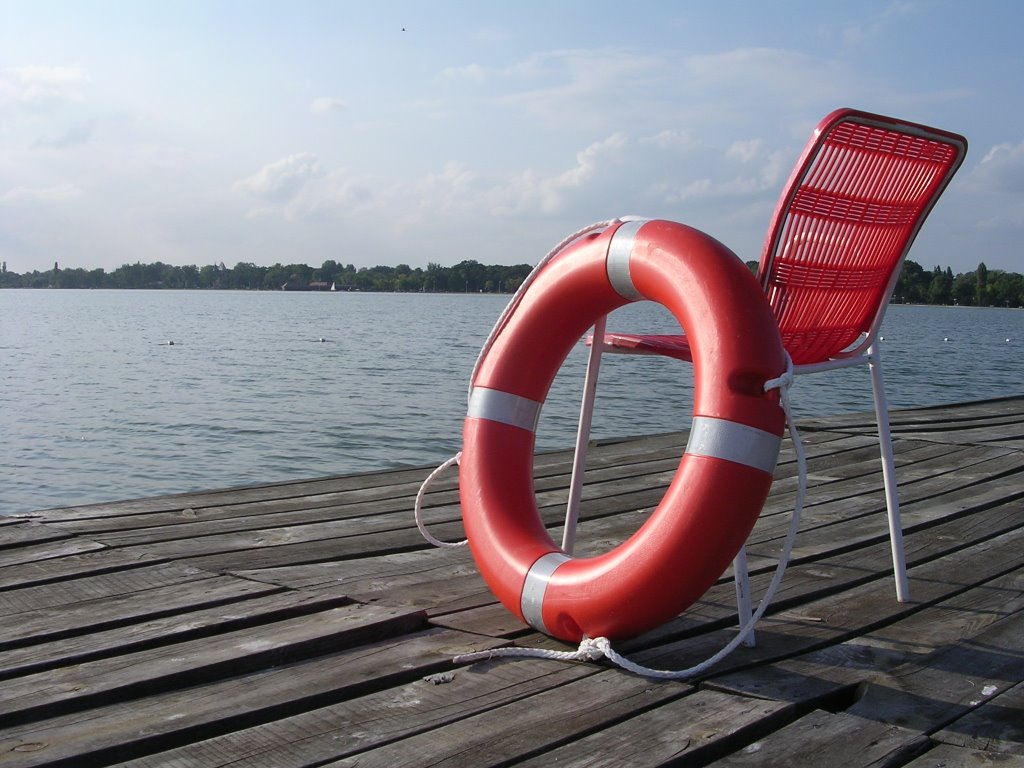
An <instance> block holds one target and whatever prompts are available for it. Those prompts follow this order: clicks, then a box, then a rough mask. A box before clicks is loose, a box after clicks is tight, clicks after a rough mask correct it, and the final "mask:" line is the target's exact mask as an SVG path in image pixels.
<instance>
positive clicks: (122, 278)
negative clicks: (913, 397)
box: [0, 259, 1024, 307]
mask: <svg viewBox="0 0 1024 768" xmlns="http://www.w3.org/2000/svg"><path fill="white" fill-rule="evenodd" d="M748 264H749V265H750V266H751V268H752V269H756V267H757V265H756V263H755V262H748ZM530 269H531V267H530V265H528V264H517V265H515V266H502V265H491V266H487V265H485V264H480V263H479V262H477V261H472V260H470V261H462V262H459V263H458V264H456V265H454V266H451V267H442V266H441V265H440V264H434V263H430V264H428V265H427V267H426V269H423V268H422V267H415V268H413V267H410V266H409V265H408V264H399V265H398V266H395V267H384V266H377V267H359V268H358V269H357V268H356V267H355V266H353V265H352V264H339V263H337V262H336V261H334V260H328V261H325V262H324V263H323V264H322V265H320V266H319V267H310V266H308V265H306V264H288V265H281V264H274V265H273V266H271V267H261V266H257V265H256V264H250V263H245V262H239V263H238V264H235V266H234V267H230V268H229V267H226V266H224V263H223V262H221V263H220V264H211V265H208V266H205V267H196V266H194V265H187V266H183V267H175V266H172V265H170V264H163V263H161V262H159V261H158V262H156V263H155V264H141V263H138V262H137V263H135V264H124V265H122V266H120V267H118V268H117V269H115V270H114V271H113V272H106V271H104V270H103V269H91V270H86V269H61V268H60V266H59V265H58V264H54V266H53V269H52V270H47V271H45V272H39V271H33V272H26V273H24V274H20V275H19V274H17V273H15V272H8V271H7V265H6V263H4V264H3V267H2V269H0V288H172V289H173V288H177V289H182V288H191V289H197V288H198V289H204V288H205V289H220V290H244V291H255V290H264V291H275V290H281V289H282V288H283V287H285V286H288V287H290V288H292V289H300V290H301V289H304V288H309V287H310V286H315V287H318V288H321V289H323V288H328V287H330V286H331V285H333V286H334V287H335V289H336V290H339V291H385V292H393V291H407V292H426V293H512V292H513V291H515V290H516V289H517V288H518V287H519V285H520V284H521V283H522V281H523V280H524V279H525V278H526V276H527V275H528V274H529V273H530ZM893 301H895V302H898V303H901V304H959V305H963V306H982V307H988V306H995V307H1021V306H1024V275H1020V274H1018V273H1016V272H1005V271H1003V270H999V269H992V270H989V269H988V268H987V267H986V266H985V264H984V263H982V264H979V265H978V268H977V269H975V270H973V271H971V272H963V273H961V274H958V275H954V274H953V270H952V269H950V268H949V267H946V268H945V269H942V268H941V267H935V268H934V269H932V270H931V271H930V272H929V271H927V270H925V269H924V268H923V267H922V266H921V265H920V264H918V263H917V262H915V261H911V260H909V259H908V260H906V261H905V262H904V264H903V270H902V272H901V273H900V277H899V280H898V282H897V283H896V290H895V291H893Z"/></svg>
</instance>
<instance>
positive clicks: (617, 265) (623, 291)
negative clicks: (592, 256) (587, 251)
mask: <svg viewBox="0 0 1024 768" xmlns="http://www.w3.org/2000/svg"><path fill="white" fill-rule="evenodd" d="M647 222H648V219H637V220H636V221H627V222H626V223H625V224H623V225H622V226H621V227H619V228H618V229H617V230H615V234H613V235H612V241H611V242H610V243H609V244H608V256H607V258H606V259H605V269H606V270H607V272H608V282H610V283H611V284H612V288H614V289H615V292H616V293H617V294H619V295H620V296H621V297H622V298H624V299H629V300H630V301H639V300H640V299H642V298H643V296H642V295H641V294H640V291H638V290H637V289H636V286H635V285H633V278H632V277H630V274H629V257H630V256H631V255H632V254H633V244H634V243H635V242H636V234H637V232H639V231H640V227H642V226H643V225H644V224H646V223H647Z"/></svg>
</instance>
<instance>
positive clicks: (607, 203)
mask: <svg viewBox="0 0 1024 768" xmlns="http://www.w3.org/2000/svg"><path fill="white" fill-rule="evenodd" d="M1022 28H1024V3H1019V2H1016V0H974V1H973V2H968V0H863V1H862V2H857V3H823V2H820V1H815V2H797V1H796V0H773V1H772V2H767V1H764V2H761V1H758V2H753V1H750V2H739V1H738V0H720V1H718V2H710V1H708V2H696V1H684V0H675V1H666V2H656V1H645V0H634V2H632V3H629V4H623V3H610V2H603V1H602V0H590V1H588V2H578V1H576V0H564V1H560V0H546V1H545V2H537V1H535V0H519V1H516V2H513V1H509V2H497V1H496V0H495V1H494V2H491V1H489V0H475V1H474V2H469V1H468V0H467V1H465V2H456V1H455V0H429V1H428V0H419V1H416V2H413V1H411V0H409V1H405V2H388V0H373V1H372V2H371V1H368V0H361V1H360V2H350V1H348V0H336V1H335V2H327V1H326V0H323V1H320V2H311V1H309V0H289V2H283V1H282V2H273V1H271V0H247V1H246V2H234V1H233V0H203V1H202V2H193V1H192V0H176V1H175V2H164V3H150V2H135V1H134V0H133V1H132V2H106V1H102V0H96V1H94V2H86V1H85V0H79V1H77V2H54V1H51V0H0V259H2V260H3V261H5V262H6V263H7V268H8V270H10V271H14V272H19V273H21V272H27V271H32V270H36V269H38V270H47V269H51V268H52V267H53V264H54V262H55V261H56V262H59V263H60V266H61V267H62V268H74V267H81V268H86V269H94V268H97V267H102V268H104V269H106V270H108V271H110V270H113V269H115V268H117V267H118V266H120V265H121V264H125V263H135V262H140V261H141V262H143V263H151V262H155V261H162V262H164V263H167V264H175V265H185V264H196V265H198V266H203V265H206V264H215V263H220V262H223V263H225V264H226V265H227V266H229V267H231V266H234V265H235V264H236V263H238V262H251V263H255V264H259V265H271V264H274V263H277V262H280V263H283V264H289V263H305V264H310V265H311V266H319V265H320V264H321V263H323V262H324V261H325V260H327V259H334V260H335V261H337V262H340V263H342V264H355V265H356V266H357V267H360V266H374V265H397V264H409V265H410V266H413V267H425V266H426V265H427V264H428V263H430V262H435V263H438V264H441V265H445V266H448V265H453V264H456V263H458V262H460V261H463V260H465V259H475V260H477V261H480V262H482V263H485V264H520V263H535V262H536V261H538V260H539V259H540V258H541V257H542V256H543V255H544V254H545V253H546V252H547V251H548V249H549V248H551V247H552V246H554V245H555V244H556V243H557V242H558V241H559V240H561V239H562V238H563V237H564V236H566V235H568V234H569V233H571V232H573V231H575V230H577V229H580V228H581V227H584V226H586V225H588V224H590V223H592V222H597V221H602V220H606V219H610V218H613V217H615V216H619V215H626V214H629V215H644V216H650V217H656V218H666V219H672V220H675V221H680V222H683V223H686V224H689V225H691V226H694V227H697V228H698V229H701V230H703V231H705V232H707V233H708V234H710V235H712V236H714V237H716V238H717V239H719V240H721V241H722V242H723V243H725V244H726V245H727V246H728V247H730V248H731V249H732V250H733V251H735V252H736V253H737V254H738V255H739V256H740V257H741V258H743V259H744V260H751V259H757V258H758V257H759V255H760V249H761V244H762V240H763V238H764V234H765V231H766V229H767V225H768V221H769V218H770V216H771V214H772V210H773V208H774V204H775V200H776V198H777V197H778V195H779V192H780V190H781V188H782V185H783V184H784V182H785V181H786V178H787V177H788V174H789V171H790V169H791V168H792V166H793V164H794V163H795V161H796V159H797V156H798V155H799V153H800V150H801V149H802V148H803V146H804V144H805V143H806V141H807V139H808V137H809V135H810V133H811V131H812V129H813V128H814V126H815V125H816V123H817V122H818V121H819V120H820V119H821V118H822V117H823V116H824V115H826V114H827V113H829V112H830V111H832V110H833V109H835V108H837V107H843V106H849V107H855V108H858V109H864V110H867V111H871V112H878V113H883V114H888V115H893V116H897V117H901V118H904V119H907V120H912V121H916V122H921V123H926V124H929V125H933V126H936V127H940V128H945V129H947V130H951V131H955V132H958V133H962V134H964V135H965V136H966V137H967V138H968V141H969V143H970V150H969V152H968V156H967V160H966V162H965V164H964V166H963V167H962V168H961V170H960V172H959V174H958V176H957V177H956V178H955V179H954V181H953V183H952V185H951V186H950V188H949V189H948V190H947V192H946V193H945V195H944V196H943V198H942V199H941V200H940V201H939V204H938V205H937V206H936V208H935V209H934V211H933V213H932V215H931V218H930V219H929V220H928V222H927V223H926V224H925V227H924V229H923V230H922V232H921V234H920V235H919V237H918V240H917V242H916V244H915V246H914V248H913V250H912V251H911V253H910V256H909V258H911V259H913V260H915V261H917V262H918V263H920V264H922V265H923V266H924V267H925V268H926V269H931V268H933V267H935V266H941V267H943V268H945V267H947V266H949V267H952V269H953V271H954V272H956V273H959V272H964V271H969V270H973V269H975V268H976V267H977V265H978V264H979V262H984V263H985V264H986V266H987V267H988V268H989V269H990V270H991V269H1005V270H1012V271H1024V259H1022V258H1021V246H1020V243H1021V242H1022V240H1024V237H1022V236H1024V99H1022V98H1021V97H1022V91H1024V85H1022V83H1024V45H1021V42H1020V30H1021V29H1022Z"/></svg>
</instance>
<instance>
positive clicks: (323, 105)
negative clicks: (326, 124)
mask: <svg viewBox="0 0 1024 768" xmlns="http://www.w3.org/2000/svg"><path fill="white" fill-rule="evenodd" d="M346 109H348V102H346V101H345V100H344V99H336V98H333V97H331V96H321V97H320V98H318V99H313V103H312V104H310V105H309V111H310V112H312V113H313V114H314V115H326V114H330V113H331V112H341V111H343V110H346Z"/></svg>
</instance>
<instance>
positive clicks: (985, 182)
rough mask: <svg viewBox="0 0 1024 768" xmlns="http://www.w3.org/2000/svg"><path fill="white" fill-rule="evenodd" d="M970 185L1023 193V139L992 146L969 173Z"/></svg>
mask: <svg viewBox="0 0 1024 768" xmlns="http://www.w3.org/2000/svg"><path fill="white" fill-rule="evenodd" d="M971 185H972V186H974V187H975V188H980V189H981V190H984V191H992V192H1009V193H1011V194H1014V195H1021V194H1024V141H1022V142H1020V143H1019V144H1012V143H1009V142H1005V143H1003V144H997V145H996V146H994V147H992V149H990V150H989V151H988V153H987V154H986V155H985V157H983V158H982V159H981V163H979V164H978V167H977V168H976V169H975V170H974V173H972V174H971Z"/></svg>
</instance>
